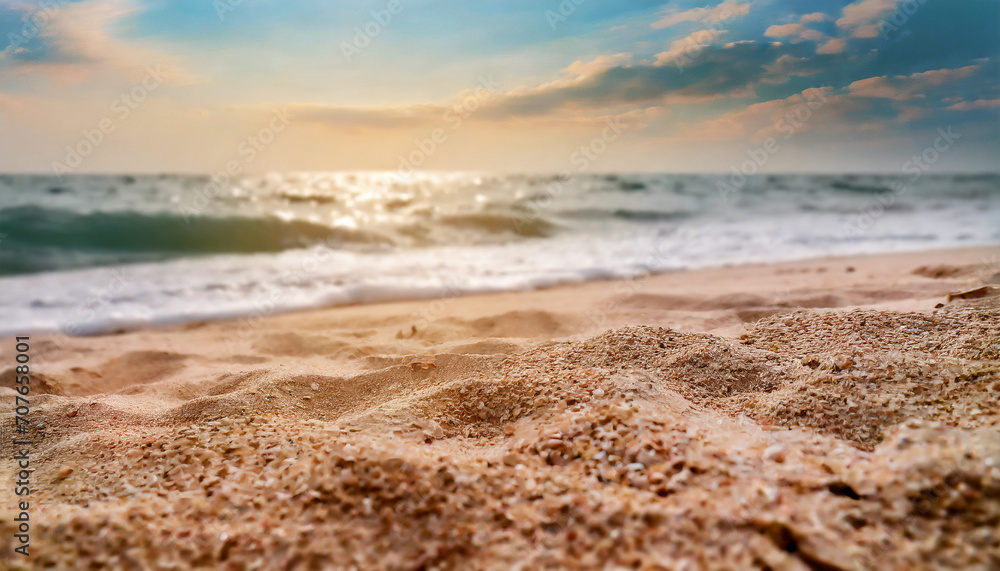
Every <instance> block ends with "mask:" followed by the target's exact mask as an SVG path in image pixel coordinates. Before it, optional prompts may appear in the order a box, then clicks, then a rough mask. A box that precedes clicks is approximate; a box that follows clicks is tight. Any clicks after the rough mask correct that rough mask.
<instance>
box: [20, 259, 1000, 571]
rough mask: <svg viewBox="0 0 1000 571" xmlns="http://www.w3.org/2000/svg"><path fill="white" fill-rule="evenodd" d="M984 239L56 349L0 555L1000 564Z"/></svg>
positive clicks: (194, 562) (178, 330) (206, 565)
mask: <svg viewBox="0 0 1000 571" xmlns="http://www.w3.org/2000/svg"><path fill="white" fill-rule="evenodd" d="M995 253H996V252H995V250H993V249H985V248H983V249H970V250H959V251H950V252H926V253H921V254H898V255H880V256H870V257H855V258H849V259H824V260H812V261H804V262H791V263H785V264H774V265H761V266H747V267H731V268H717V269H707V270H698V271H689V272H677V273H672V274H663V275H659V276H653V277H649V278H647V279H646V280H643V281H639V282H630V283H632V285H633V289H632V290H630V291H629V292H628V293H627V294H625V295H623V294H622V293H621V291H622V290H621V288H617V289H616V288H615V285H616V284H615V283H610V282H594V283H588V284H582V285H577V286H564V287H559V288H554V289H549V290H539V291H535V292H526V293H518V294H496V295H488V296H479V297H468V298H454V299H450V300H447V301H446V303H444V305H443V309H441V311H440V312H439V313H440V316H439V319H437V320H433V321H429V322H428V321H426V320H419V316H420V315H422V313H421V309H422V308H423V307H425V306H426V303H422V302H403V303H395V304H380V305H373V306H366V307H363V308H362V307H345V308H333V309H324V310H315V311H310V312H306V313H298V314H288V315H279V316H273V317H270V318H268V319H265V320H263V321H261V322H259V323H257V324H256V325H255V327H253V328H251V329H249V330H241V329H240V328H239V324H238V323H235V322H217V323H203V324H197V325H195V326H190V325H188V326H178V327H173V328H164V329H146V330H138V331H132V332H123V333H119V334H114V335H106V336H96V337H75V338H66V337H59V336H53V337H50V338H43V337H41V336H39V338H38V340H37V341H34V343H35V347H36V348H37V349H36V351H37V364H36V368H37V371H38V372H37V373H35V380H34V381H33V382H34V383H35V384H34V390H35V391H36V393H45V394H36V396H35V397H34V399H33V407H34V408H35V411H36V412H35V414H36V415H37V416H36V418H37V419H38V421H39V422H41V423H44V427H42V428H41V430H40V433H41V434H44V437H43V438H42V439H41V441H40V445H38V446H37V447H36V450H35V451H34V455H35V456H34V467H35V471H34V473H33V475H32V478H33V480H34V482H35V484H34V489H33V491H32V494H33V502H35V506H36V507H35V508H34V511H33V513H32V516H31V517H32V538H31V542H32V545H31V548H32V559H31V561H30V563H26V562H24V561H19V560H17V559H13V560H10V562H9V563H5V565H7V567H8V568H10V569H29V568H31V569H34V568H39V569H41V568H52V569H143V568H156V569H188V568H197V569H359V570H361V569H576V568H583V569H605V568H607V569H631V568H636V569H772V570H813V571H817V570H831V569H844V570H848V569H851V570H853V569H902V568H907V569H980V570H984V571H985V570H989V569H996V568H997V567H998V566H1000V548H998V546H1000V437H998V434H1000V404H998V403H1000V356H998V350H1000V310H998V308H997V303H996V300H997V299H998V298H996V297H989V296H987V297H977V298H975V299H955V300H952V301H951V302H949V303H944V301H945V299H946V296H947V294H948V293H950V292H954V291H960V290H962V289H970V288H971V287H972V286H979V285H982V284H987V285H988V284H989V283H991V282H992V280H995V276H994V275H992V274H993V273H995V272H992V273H991V272H990V271H989V270H990V268H993V269H995V262H993V261H991V260H995V258H991V256H995ZM928 263H930V264H931V265H930V266H928ZM847 268H849V270H848V269H847ZM929 268H930V269H929ZM934 268H936V269H934ZM821 302H822V303H821ZM941 304H943V305H942V306H941V307H935V306H937V305H941ZM751 310H753V311H756V312H757V315H756V317H757V318H756V319H748V318H747V316H748V315H749V314H748V312H749V311H751ZM418 322H419V326H417V325H416V324H417V323H418ZM293 324H294V327H293ZM0 382H2V384H3V386H4V387H5V388H2V389H0V391H3V393H2V399H3V401H4V402H5V403H6V402H7V401H10V402H11V403H13V399H14V391H13V390H12V389H11V387H12V386H13V372H12V371H4V372H3V373H2V374H0ZM12 408H13V407H12ZM5 410H7V409H5ZM13 418H14V415H13V414H12V413H7V412H4V415H3V416H2V426H3V431H4V432H3V438H2V442H0V446H2V448H3V450H2V451H0V452H2V454H3V461H2V462H0V475H2V477H3V478H4V479H5V480H6V479H10V478H11V477H12V474H13V472H14V471H15V467H14V465H13V463H12V462H10V461H9V459H10V458H12V457H13V452H14V450H13V449H12V445H11V441H12V439H13V437H12V435H13V427H14V420H13ZM6 509H8V508H7V506H0V510H6ZM7 515H8V514H4V517H3V518H2V520H3V523H2V524H0V547H3V548H4V549H5V550H7V551H9V550H11V549H12V547H13V546H12V544H11V542H12V541H13V540H12V537H13V533H15V531H14V528H13V527H12V524H11V523H9V519H10V518H8V517H7Z"/></svg>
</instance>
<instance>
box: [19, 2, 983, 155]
mask: <svg viewBox="0 0 1000 571" xmlns="http://www.w3.org/2000/svg"><path fill="white" fill-rule="evenodd" d="M998 29H1000V1H998V0H906V1H904V2H897V1H895V0H859V1H856V2H847V1H833V0H809V1H803V0H725V1H723V2H717V1H713V2H706V1H705V0H696V1H691V0H679V1H676V2H664V1H662V0H661V1H623V0H615V1H612V0H480V1H477V2H460V1H459V0H374V1H353V2H344V1H336V2H335V1H326V2H324V1H317V0H24V1H21V0H0V171H2V172H38V173H56V174H64V173H88V172H98V173H126V172H132V173H143V172H197V173H216V172H220V171H224V170H225V169H227V168H232V169H238V170H239V171H241V172H243V171H246V172H266V171H317V170H388V171H395V170H410V169H426V170H467V171H468V170H473V171H499V172H559V171H564V170H576V171H583V170H589V171H594V172H609V171H615V172H641V171H656V172H730V171H731V170H732V169H734V168H740V167H739V165H744V164H746V161H747V160H751V161H754V163H755V165H756V166H755V167H753V170H759V171H760V172H837V173H842V172H886V173H895V172H899V171H900V170H901V169H902V168H903V165H904V164H906V162H907V161H908V160H910V159H911V158H912V157H914V156H917V157H920V156H924V153H925V151H927V150H928V149H930V148H932V147H933V146H934V145H935V142H936V141H938V142H939V141H940V140H941V139H940V138H941V137H942V136H945V135H946V136H947V140H948V141H949V143H948V149H949V151H948V152H947V153H933V155H935V156H936V161H937V164H936V165H935V168H938V169H940V170H941V171H951V172H983V171H990V172H995V171H997V170H998V165H1000V33H998V31H997V30H998ZM937 155H940V156H937ZM581 156H582V157H584V158H583V159H581Z"/></svg>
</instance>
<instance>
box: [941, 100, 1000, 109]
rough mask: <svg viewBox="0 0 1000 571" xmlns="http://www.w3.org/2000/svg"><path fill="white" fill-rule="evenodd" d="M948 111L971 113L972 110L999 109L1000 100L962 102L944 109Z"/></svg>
mask: <svg viewBox="0 0 1000 571" xmlns="http://www.w3.org/2000/svg"><path fill="white" fill-rule="evenodd" d="M945 109H947V110H949V111H972V110H974V109H1000V99H977V100H975V101H963V102H961V103H956V104H954V105H952V106H951V107H946V108H945Z"/></svg>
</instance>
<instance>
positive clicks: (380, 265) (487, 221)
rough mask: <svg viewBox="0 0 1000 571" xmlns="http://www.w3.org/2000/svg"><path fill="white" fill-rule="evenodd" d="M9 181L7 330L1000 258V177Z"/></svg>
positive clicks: (93, 328) (2, 256)
mask: <svg viewBox="0 0 1000 571" xmlns="http://www.w3.org/2000/svg"><path fill="white" fill-rule="evenodd" d="M740 182H742V181H739V180H735V181H734V180H733V177H731V176H729V175H677V174H616V175H615V174H594V175H576V176H573V177H572V178H563V177H559V176H538V175H495V174H482V173H466V172H461V173H460V172H438V173H434V172H429V173H416V174H413V175H411V176H406V177H404V176H400V175H398V174H396V173H377V172H357V173H346V172H345V173H286V174H266V175H260V176H247V177H242V178H238V179H236V180H234V181H230V183H229V184H227V185H225V186H224V187H219V186H216V185H214V184H213V183H212V181H211V180H210V179H209V178H208V177H206V176H193V175H135V176H99V175H78V176H67V177H65V178H64V179H62V180H60V179H58V178H57V177H53V176H41V175H0V334H3V335H11V334H17V333H26V332H37V331H58V330H61V331H64V332H69V333H98V332H103V331H108V330H114V329H119V328H129V327H138V326H147V325H155V324H169V323H182V322H188V321H200V320H207V319H219V318H233V317H239V316H247V315H254V314H257V315H267V314H270V313H274V312H280V311H289V310H295V309H304V308H311V307H320V306H330V305H337V304H350V303H372V302H377V301H386V300H396V299H421V298H427V299H431V298H439V297H449V296H454V295H458V294H462V293H474V292H493V291H503V290H521V289H530V288H538V287H544V286H551V285H555V284H560V283H569V282H580V281H586V280H595V279H606V278H617V277H630V276H639V275H644V274H646V273H649V272H664V271H670V270H679V269H684V268H696V267H704V266H716V265H723V264H746V263H753V262H775V261H783V260H793V259H805V258H815V257H822V256H831V255H846V254H859V253H880V252H901V251H913V250H926V249H937V248H952V247H964V246H978V245H988V244H1000V175H997V174H986V175H927V176H923V177H919V178H918V179H916V180H910V177H905V178H904V177H898V176H881V175H843V176H833V175H822V176H820V175H771V176H768V175H761V176H753V177H749V178H748V179H746V181H745V182H744V183H743V184H739V183H740Z"/></svg>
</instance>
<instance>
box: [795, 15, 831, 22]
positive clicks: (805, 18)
mask: <svg viewBox="0 0 1000 571" xmlns="http://www.w3.org/2000/svg"><path fill="white" fill-rule="evenodd" d="M831 19H832V18H830V16H828V15H826V14H824V13H822V12H815V13H813V14H806V15H804V16H802V18H801V19H800V20H799V22H802V23H803V24H806V23H809V22H813V23H819V22H825V21H827V20H831Z"/></svg>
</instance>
